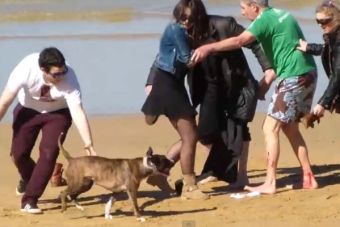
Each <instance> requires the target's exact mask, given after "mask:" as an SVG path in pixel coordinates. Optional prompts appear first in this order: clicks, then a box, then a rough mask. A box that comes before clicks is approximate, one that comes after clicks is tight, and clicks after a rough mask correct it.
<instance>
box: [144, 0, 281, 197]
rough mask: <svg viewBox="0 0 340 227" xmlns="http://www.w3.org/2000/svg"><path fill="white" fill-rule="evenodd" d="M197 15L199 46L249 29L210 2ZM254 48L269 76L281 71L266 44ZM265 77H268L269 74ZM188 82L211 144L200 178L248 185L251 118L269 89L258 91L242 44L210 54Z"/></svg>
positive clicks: (201, 131)
mask: <svg viewBox="0 0 340 227" xmlns="http://www.w3.org/2000/svg"><path fill="white" fill-rule="evenodd" d="M197 2H200V4H202V5H203V3H202V2H201V0H196V3H197ZM200 8H202V7H200ZM193 11H194V10H193ZM192 19H193V22H194V23H195V26H194V28H195V30H193V31H191V36H192V40H193V44H192V45H193V47H195V48H196V47H198V46H200V45H202V44H205V43H209V42H214V41H218V40H221V39H223V38H226V37H232V36H237V35H238V34H240V33H242V31H243V30H244V28H243V27H242V26H241V25H239V24H238V23H237V22H236V20H235V19H234V18H233V17H223V16H213V15H207V13H206V11H205V8H204V10H203V11H201V12H199V17H195V18H194V17H193V18H192ZM249 48H251V49H252V51H253V53H254V54H255V56H256V57H257V59H258V60H259V62H260V64H261V66H262V69H263V71H265V74H266V78H267V77H275V73H274V71H273V70H272V69H271V64H270V63H269V62H268V61H267V59H266V57H265V55H264V53H263V51H262V48H261V46H260V45H259V44H257V43H252V44H251V45H249ZM151 72H152V71H151ZM152 77H153V74H152V73H150V75H149V78H148V80H147V84H146V91H149V90H150V87H151V86H152V81H153V78H152ZM264 78H265V77H264ZM260 83H265V79H263V80H262V81H261V82H260ZM188 84H189V90H190V95H191V100H192V103H193V105H194V107H197V106H198V105H199V106H200V110H199V121H198V135H199V140H200V142H201V143H202V144H204V145H206V146H207V147H209V148H210V152H209V156H208V159H207V161H206V163H205V165H204V168H203V170H202V174H201V176H199V177H198V181H200V180H202V179H203V178H204V177H208V176H209V177H215V178H218V179H219V180H224V181H226V182H229V183H235V184H234V186H237V187H243V186H244V185H246V184H248V177H247V158H248V148H249V141H250V133H249V129H248V126H247V123H248V122H249V121H251V120H252V119H253V117H254V114H255V109H256V103H257V98H258V97H262V98H263V94H265V91H264V93H263V94H259V93H258V90H257V87H258V83H257V81H256V80H255V78H254V77H253V75H252V73H251V70H250V68H249V65H248V63H247V60H246V58H245V56H244V53H243V51H242V49H237V50H234V51H229V52H220V53H218V54H214V55H211V56H209V57H208V58H206V59H205V60H204V61H203V62H201V63H199V64H198V65H196V66H195V67H194V68H193V69H192V71H191V73H189V76H188ZM180 144H181V141H178V142H177V143H175V144H174V145H173V146H172V147H171V148H170V150H169V151H168V154H167V156H168V157H169V158H171V159H172V160H174V161H177V160H179V155H180V152H179V149H178V148H179V147H180ZM238 164H239V165H238ZM201 182H203V181H201ZM176 189H177V187H176ZM176 191H178V192H180V191H181V190H180V189H178V190H176Z"/></svg>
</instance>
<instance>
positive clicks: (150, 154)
mask: <svg viewBox="0 0 340 227" xmlns="http://www.w3.org/2000/svg"><path fill="white" fill-rule="evenodd" d="M152 154H153V150H152V148H151V147H149V149H148V151H147V152H146V156H147V157H148V158H151V157H152Z"/></svg>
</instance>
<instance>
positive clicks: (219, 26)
mask: <svg viewBox="0 0 340 227" xmlns="http://www.w3.org/2000/svg"><path fill="white" fill-rule="evenodd" d="M209 24H210V25H209V26H210V35H209V38H208V39H207V41H206V43H210V42H216V41H220V40H222V39H226V38H229V37H233V36H237V35H239V34H241V33H242V32H243V31H244V28H243V27H242V26H241V25H239V24H238V23H237V22H236V20H235V19H234V18H233V17H222V16H209ZM248 48H251V50H252V51H253V53H254V54H255V56H256V58H257V59H258V60H259V62H260V65H261V67H262V70H263V71H265V70H266V69H269V68H271V67H272V66H271V64H270V62H269V61H268V60H267V58H266V57H265V54H264V52H263V50H262V47H261V45H259V44H257V43H252V44H251V45H249V46H248ZM214 82H215V83H217V84H218V87H219V90H222V91H221V94H220V95H222V96H223V97H224V108H225V109H226V110H228V111H229V112H235V111H236V110H235V109H234V108H235V107H236V106H237V105H236V103H237V101H238V99H239V97H240V93H241V90H242V88H244V87H246V86H247V85H248V83H249V82H251V83H254V82H255V79H254V77H253V74H252V72H251V70H250V68H249V65H248V63H247V61H246V57H245V55H244V53H243V51H242V49H236V50H232V51H224V52H218V53H214V54H211V55H210V56H208V57H207V59H206V60H204V61H203V62H202V63H201V64H199V65H197V66H196V67H195V69H194V70H193V72H192V73H191V74H190V75H189V76H188V84H189V89H190V94H191V99H192V102H193V105H194V106H197V105H199V104H201V103H202V100H203V97H204V95H205V93H206V90H207V86H208V84H209V83H214Z"/></svg>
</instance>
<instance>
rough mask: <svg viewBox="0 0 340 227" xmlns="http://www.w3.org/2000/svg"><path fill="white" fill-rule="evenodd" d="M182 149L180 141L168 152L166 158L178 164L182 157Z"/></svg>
mask: <svg viewBox="0 0 340 227" xmlns="http://www.w3.org/2000/svg"><path fill="white" fill-rule="evenodd" d="M181 147H182V141H181V140H178V141H177V142H176V143H174V144H173V145H172V146H171V147H170V149H169V150H168V152H167V154H166V157H167V158H169V159H171V160H173V161H174V162H178V160H179V159H180V156H181Z"/></svg>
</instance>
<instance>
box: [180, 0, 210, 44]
mask: <svg viewBox="0 0 340 227" xmlns="http://www.w3.org/2000/svg"><path fill="white" fill-rule="evenodd" d="M186 8H190V9H191V18H190V19H191V21H190V22H191V23H192V24H193V26H192V28H191V29H190V30H189V31H188V32H189V34H190V36H191V37H192V41H193V43H192V44H193V47H194V48H196V47H198V46H199V45H201V44H202V42H203V40H204V39H206V37H207V35H208V32H209V18H208V14H207V11H206V9H205V6H204V4H203V2H202V1H201V0H180V1H179V2H178V3H177V5H176V6H175V8H174V10H173V17H174V18H175V20H176V21H177V22H179V21H180V20H181V18H183V14H184V12H185V9H186Z"/></svg>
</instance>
